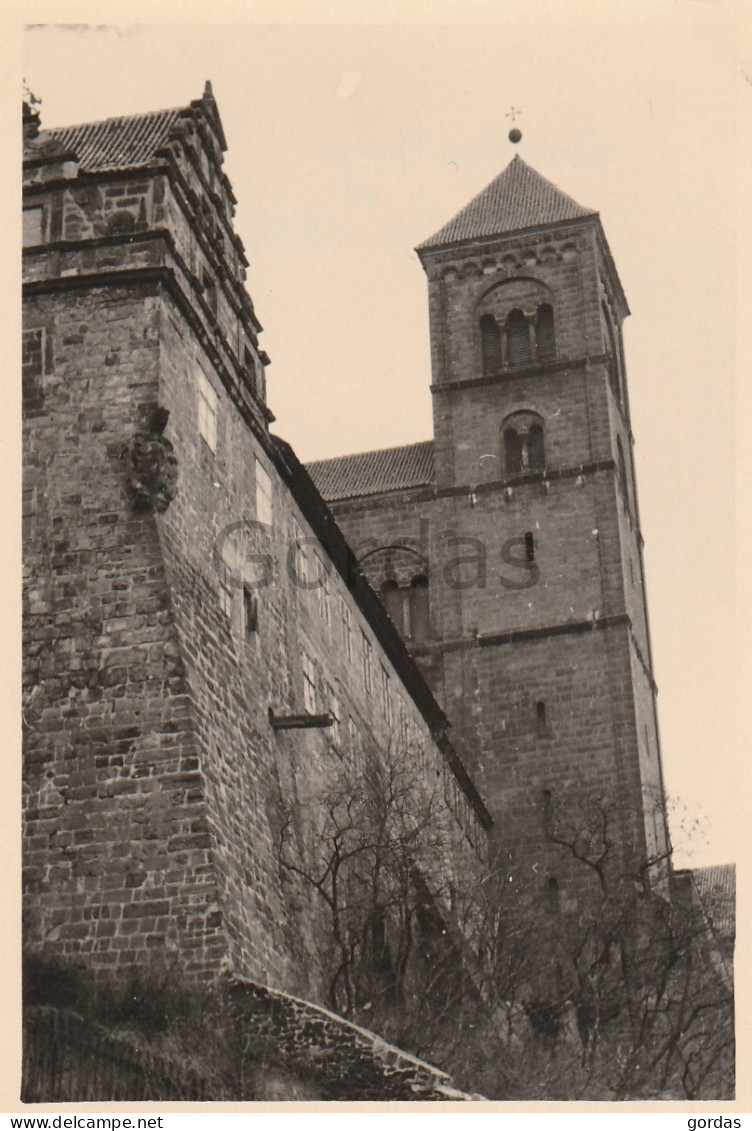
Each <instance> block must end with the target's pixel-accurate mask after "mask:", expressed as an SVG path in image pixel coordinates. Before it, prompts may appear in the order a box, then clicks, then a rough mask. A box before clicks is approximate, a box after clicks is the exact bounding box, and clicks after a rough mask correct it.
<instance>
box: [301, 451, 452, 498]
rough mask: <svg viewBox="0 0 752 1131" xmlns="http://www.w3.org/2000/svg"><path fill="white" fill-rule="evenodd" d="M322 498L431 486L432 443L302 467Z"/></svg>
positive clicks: (349, 496)
mask: <svg viewBox="0 0 752 1131" xmlns="http://www.w3.org/2000/svg"><path fill="white" fill-rule="evenodd" d="M306 469H307V471H308V474H309V475H310V476H311V479H313V482H314V483H315V484H316V487H317V488H318V490H319V491H320V492H321V494H322V495H323V497H324V498H325V499H327V500H329V501H331V500H333V499H352V498H355V497H356V496H357V495H377V494H380V493H381V492H382V491H401V490H405V489H406V488H408V487H425V486H429V485H430V484H432V483H433V475H434V472H433V440H422V441H421V442H420V443H418V444H407V445H406V446H405V447H401V448H383V449H381V450H380V451H376V452H360V453H359V454H358V455H352V456H337V457H336V458H335V459H324V460H318V461H316V462H315V463H309V464H306Z"/></svg>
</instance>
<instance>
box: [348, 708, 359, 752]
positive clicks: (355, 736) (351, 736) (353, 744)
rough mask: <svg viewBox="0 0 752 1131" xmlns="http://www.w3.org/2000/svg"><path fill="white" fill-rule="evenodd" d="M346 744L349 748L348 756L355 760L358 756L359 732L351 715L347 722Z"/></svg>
mask: <svg viewBox="0 0 752 1131" xmlns="http://www.w3.org/2000/svg"><path fill="white" fill-rule="evenodd" d="M347 743H348V746H349V748H350V751H349V752H350V755H351V756H352V758H353V760H356V759H357V757H358V755H359V754H360V731H359V730H358V724H357V723H356V722H355V719H354V718H353V717H352V715H350V716H349V718H348V720H347Z"/></svg>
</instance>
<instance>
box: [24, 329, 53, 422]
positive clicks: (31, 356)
mask: <svg viewBox="0 0 752 1131" xmlns="http://www.w3.org/2000/svg"><path fill="white" fill-rule="evenodd" d="M46 354H47V335H46V333H45V329H44V327H43V326H40V327H39V328H38V329H34V330H24V331H23V335H22V344H21V390H22V401H23V408H24V410H26V411H30V410H32V409H41V408H42V407H43V405H44V392H43V380H42V379H43V377H44V375H45V372H46V366H45V357H46Z"/></svg>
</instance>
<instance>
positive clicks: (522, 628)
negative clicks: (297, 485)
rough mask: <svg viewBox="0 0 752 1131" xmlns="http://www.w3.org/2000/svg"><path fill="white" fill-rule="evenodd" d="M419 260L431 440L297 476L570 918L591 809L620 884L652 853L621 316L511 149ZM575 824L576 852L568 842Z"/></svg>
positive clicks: (659, 837) (618, 300) (522, 872)
mask: <svg viewBox="0 0 752 1131" xmlns="http://www.w3.org/2000/svg"><path fill="white" fill-rule="evenodd" d="M417 250H418V255H419V257H420V260H421V263H422V265H423V267H424V270H425V272H426V275H427V278H428V296H429V318H430V335H431V364H432V378H433V380H432V387H431V392H432V395H433V406H434V442H433V445H432V448H431V446H430V445H427V444H425V443H424V444H417V445H414V446H413V447H412V448H402V449H395V450H394V451H393V452H391V453H390V452H376V453H369V454H365V455H361V456H353V457H345V458H344V459H341V460H330V461H326V462H324V463H320V464H314V465H312V467H311V471H312V474H313V475H314V478H315V479H316V480H317V482H318V483H319V485H320V487H321V489H322V491H323V493H324V494H325V495H327V497H328V498H329V499H330V500H331V502H332V506H333V509H334V511H335V514H336V515H337V517H338V521H339V522H340V524H341V525H342V526H343V528H344V530H345V532H346V534H347V536H348V537H349V538H350V540H351V542H352V543H353V544H354V546H355V548H356V550H357V548H358V546H359V545H360V546H361V548H362V552H361V555H360V557H361V561H362V564H363V566H364V568H365V569H366V570H367V571H368V572H369V575H370V578H371V581H372V583H373V584H374V586H375V587H376V588H377V589H380V590H381V592H382V594H383V596H384V598H385V601H386V604H387V607H388V608H389V609H390V611H391V612H392V616H393V618H394V619H395V620H396V622H397V624H398V627H400V628H401V629H402V630H403V631H404V632H405V634H406V635H407V637H408V641H409V642H410V644H411V648H412V651H413V653H414V655H415V656H416V658H417V659H418V661H419V663H421V666H422V667H423V670H424V672H425V673H426V675H427V676H428V678H429V680H430V682H431V683H432V686H433V690H434V692H435V694H436V695H437V697H438V698H439V701H440V702H441V703H442V706H443V708H444V710H445V712H446V714H447V716H448V718H449V720H450V722H451V724H452V733H453V737H454V739H455V741H456V742H457V743H458V745H459V747H460V749H461V750H462V752H463V755H464V757H465V759H466V761H467V764H468V765H469V767H470V769H471V772H472V773H473V775H474V778H475V780H476V782H477V783H478V785H479V787H480V789H481V791H482V793H483V794H484V796H485V799H486V801H487V803H488V804H489V807H490V808H491V810H492V812H493V813H494V816H495V820H496V830H497V835H498V837H499V843H500V846H501V847H502V848H503V851H504V858H505V859H506V860H507V861H508V862H509V866H510V868H511V869H512V870H513V871H514V873H515V875H516V876H517V877H518V878H519V879H520V881H521V884H522V885H523V886H524V887H526V888H529V887H530V886H531V885H532V886H533V887H535V886H538V885H540V886H541V888H542V889H543V890H544V891H545V892H546V893H547V895H548V897H550V898H551V899H552V900H553V901H554V902H555V903H556V905H557V906H560V907H561V908H562V909H567V908H569V909H571V910H574V909H575V908H576V907H577V905H578V903H579V901H580V897H581V894H582V888H583V884H584V885H585V886H587V884H588V883H590V882H591V881H592V879H593V876H594V873H593V871H592V869H591V870H588V868H587V867H583V864H582V862H581V861H579V860H577V859H576V856H577V851H579V852H580V854H581V849H582V838H583V836H584V837H586V838H588V837H589V838H590V839H591V841H592V843H593V844H595V841H596V840H597V836H595V834H594V833H593V828H594V825H595V824H597V823H598V820H600V819H601V818H602V824H601V829H600V832H599V833H598V836H601V838H602V839H603V840H604V841H605V844H610V845H611V847H610V848H609V849H608V852H607V856H608V858H609V863H610V864H612V865H613V866H614V868H615V870H616V871H618V873H619V874H620V875H622V876H623V875H625V874H630V875H634V874H635V872H634V868H635V867H637V868H639V867H641V865H642V864H645V863H649V862H651V861H652V862H654V861H658V860H661V859H662V858H664V857H665V854H666V850H667V831H666V825H665V814H664V809H663V786H662V775H661V763H660V748H659V737H658V726H657V717H656V705H655V693H656V688H655V683H654V679H653V672H652V662H651V653H650V641H649V632H648V621H647V609H646V601H645V584H644V571H643V561H642V537H641V533H640V522H639V512H638V508H637V495H636V490H635V477H634V463H633V436H632V431H631V427H630V417H629V402H628V398H627V386H626V374H625V367H624V357H623V350H622V344H621V342H622V339H621V328H622V323H623V320H624V318H625V317H626V315H627V314H628V313H629V310H628V307H627V302H626V298H625V296H624V292H623V290H622V287H621V283H620V281H619V278H618V275H617V273H616V268H615V266H614V262H613V259H612V257H611V254H610V251H609V248H608V244H607V242H606V238H605V235H604V232H603V229H602V226H601V223H600V219H599V217H598V214H597V212H594V211H592V210H591V209H588V208H584V207H582V206H581V205H579V204H577V203H576V202H575V201H574V200H572V199H571V198H570V197H568V196H566V195H565V194H564V193H563V192H561V191H560V190H559V189H558V188H557V187H556V186H554V185H553V184H551V183H550V182H548V181H546V180H545V179H544V178H543V177H541V176H540V175H539V174H538V173H537V172H535V171H534V170H533V169H532V168H531V167H530V166H529V165H527V164H526V163H525V162H524V161H523V160H522V159H521V158H520V157H515V158H514V160H513V161H512V162H511V163H510V164H509V165H508V166H507V168H506V169H505V170H504V171H503V172H502V173H501V174H500V175H499V176H498V177H497V178H496V179H495V180H494V181H493V182H492V183H491V184H490V185H489V186H488V187H487V188H486V189H485V190H484V191H483V192H481V193H480V194H479V195H478V196H477V197H476V198H475V199H474V200H472V201H471V202H470V203H469V204H468V205H467V206H466V207H465V208H463V209H462V210H461V211H460V212H459V213H458V214H457V215H456V216H455V217H454V219H452V220H450V221H449V223H448V224H446V225H445V226H444V227H443V228H441V230H440V231H438V232H437V233H436V234H435V235H434V236H432V237H431V238H430V239H428V240H426V241H425V242H424V243H422V244H421V245H420V247H419V248H418V249H417ZM431 454H432V457H433V462H432V464H430V469H429V463H430V460H429V456H430V455H431ZM409 554H413V555H416V554H417V555H418V557H419V558H420V560H421V563H422V564H421V566H420V569H417V566H414V567H412V569H411V570H408V573H409V572H412V573H414V574H415V573H416V572H417V574H418V577H417V580H420V579H421V577H424V578H425V579H426V580H427V582H428V590H429V613H428V619H429V627H428V630H427V631H424V630H421V631H418V625H417V621H416V617H415V616H414V615H411V610H414V609H415V601H414V597H415V583H416V577H413V578H408V576H407V574H406V573H405V568H404V566H405V561H406V560H407V559H406V555H409ZM416 560H417V559H416ZM400 591H402V592H403V594H404V597H405V604H404V609H401V608H400V599H399V594H400ZM598 814H600V817H599V816H598ZM575 836H577V837H579V841H578V844H579V848H578V850H577V851H573V850H572V847H571V844H570V847H569V848H567V847H566V846H564V845H563V844H562V843H561V841H563V840H566V841H567V843H570V842H572V841H573V840H574V838H575ZM594 836H595V839H593V837H594ZM604 846H605V845H602V846H601V849H598V850H597V851H601V850H602V847H604ZM594 851H595V849H594ZM663 871H664V869H663V868H662V867H661V866H659V865H657V864H655V865H654V866H653V867H648V868H646V869H645V872H646V874H648V873H649V874H651V875H652V877H653V878H654V879H657V878H658V877H660V875H661V874H662V872H663ZM586 876H587V878H585V877H586Z"/></svg>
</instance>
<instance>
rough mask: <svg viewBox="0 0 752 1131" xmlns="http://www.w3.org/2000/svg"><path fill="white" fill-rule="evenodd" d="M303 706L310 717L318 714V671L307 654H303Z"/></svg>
mask: <svg viewBox="0 0 752 1131" xmlns="http://www.w3.org/2000/svg"><path fill="white" fill-rule="evenodd" d="M303 705H304V707H305V709H306V711H307V713H308V714H309V715H315V714H316V669H315V667H314V664H313V660H312V659H311V657H310V656H309V655H308V653H307V652H304V653H303Z"/></svg>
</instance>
